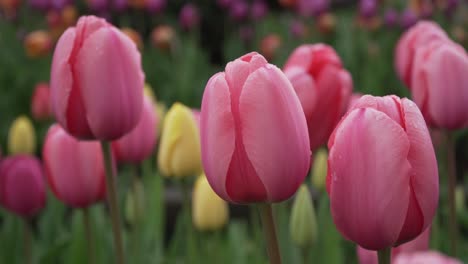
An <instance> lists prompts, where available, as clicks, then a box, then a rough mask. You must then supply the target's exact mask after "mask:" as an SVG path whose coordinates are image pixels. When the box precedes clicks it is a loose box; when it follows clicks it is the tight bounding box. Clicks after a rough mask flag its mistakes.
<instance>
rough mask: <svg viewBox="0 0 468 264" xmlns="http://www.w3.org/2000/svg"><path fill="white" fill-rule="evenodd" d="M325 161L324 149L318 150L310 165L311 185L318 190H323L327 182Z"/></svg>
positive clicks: (326, 156)
mask: <svg viewBox="0 0 468 264" xmlns="http://www.w3.org/2000/svg"><path fill="white" fill-rule="evenodd" d="M327 159H328V154H327V151H326V150H325V149H319V150H318V151H317V152H316V153H315V160H314V163H313V164H312V185H313V186H314V187H316V188H317V189H319V190H324V189H325V182H326V180H327Z"/></svg>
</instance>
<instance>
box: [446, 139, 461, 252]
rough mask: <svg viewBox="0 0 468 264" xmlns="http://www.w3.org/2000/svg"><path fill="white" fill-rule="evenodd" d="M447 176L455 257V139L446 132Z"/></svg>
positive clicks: (452, 249)
mask: <svg viewBox="0 0 468 264" xmlns="http://www.w3.org/2000/svg"><path fill="white" fill-rule="evenodd" d="M447 176H448V201H449V233H450V250H451V255H452V256H456V255H457V239H458V224H457V215H456V210H455V185H456V181H457V175H456V160H455V137H454V134H453V133H451V132H447Z"/></svg>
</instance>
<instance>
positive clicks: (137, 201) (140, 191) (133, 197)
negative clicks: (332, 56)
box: [125, 180, 145, 225]
mask: <svg viewBox="0 0 468 264" xmlns="http://www.w3.org/2000/svg"><path fill="white" fill-rule="evenodd" d="M144 211H145V188H144V186H143V183H142V182H141V181H140V180H136V181H134V182H133V185H132V188H131V189H130V190H129V192H128V193H127V197H126V200H125V219H126V220H127V222H128V223H129V224H130V225H136V224H138V222H139V221H140V219H142V218H143V215H144Z"/></svg>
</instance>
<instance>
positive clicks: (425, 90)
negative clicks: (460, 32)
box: [411, 41, 468, 129]
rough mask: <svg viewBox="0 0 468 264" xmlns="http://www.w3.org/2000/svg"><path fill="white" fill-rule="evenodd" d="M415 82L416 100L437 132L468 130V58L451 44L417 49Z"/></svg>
mask: <svg viewBox="0 0 468 264" xmlns="http://www.w3.org/2000/svg"><path fill="white" fill-rule="evenodd" d="M413 62H414V65H413V72H412V79H411V92H412V95H413V99H414V101H415V102H416V104H417V105H418V106H419V108H420V109H421V112H422V113H423V115H424V118H425V119H426V122H427V123H428V124H429V125H430V126H432V127H437V128H444V129H459V128H465V127H468V104H467V102H468V74H467V71H468V54H467V53H466V51H465V50H464V49H463V47H461V46H459V45H458V44H455V43H453V42H449V41H433V42H432V43H430V44H427V45H425V46H423V47H420V48H419V49H417V51H416V53H415V55H414V61H413Z"/></svg>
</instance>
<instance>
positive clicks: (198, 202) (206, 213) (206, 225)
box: [192, 175, 229, 231]
mask: <svg viewBox="0 0 468 264" xmlns="http://www.w3.org/2000/svg"><path fill="white" fill-rule="evenodd" d="M192 212H193V219H192V220H193V225H194V226H195V228H197V229H198V230H200V231H214V230H218V229H220V228H222V227H223V226H224V225H226V223H227V221H228V219H229V207H228V204H227V203H226V201H224V200H223V199H221V198H220V197H219V196H218V195H217V194H216V193H215V192H214V191H213V189H211V186H210V184H209V183H208V180H207V179H206V177H205V175H201V176H199V177H198V179H197V181H196V182H195V186H194V190H193V199H192Z"/></svg>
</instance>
